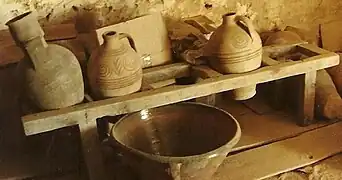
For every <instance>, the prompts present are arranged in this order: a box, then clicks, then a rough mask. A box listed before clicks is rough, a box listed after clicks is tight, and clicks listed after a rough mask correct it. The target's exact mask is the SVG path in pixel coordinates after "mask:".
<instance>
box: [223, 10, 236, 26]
mask: <svg viewBox="0 0 342 180" xmlns="http://www.w3.org/2000/svg"><path fill="white" fill-rule="evenodd" d="M222 18H223V24H225V25H231V24H235V23H236V22H235V18H236V13H234V12H233V13H227V14H225V15H223V16H222Z"/></svg>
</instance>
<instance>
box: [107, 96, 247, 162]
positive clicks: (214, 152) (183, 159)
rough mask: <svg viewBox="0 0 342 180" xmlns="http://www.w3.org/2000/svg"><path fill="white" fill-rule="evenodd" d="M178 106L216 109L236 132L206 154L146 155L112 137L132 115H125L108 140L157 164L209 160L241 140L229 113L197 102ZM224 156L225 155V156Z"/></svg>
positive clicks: (237, 124) (238, 130) (232, 117)
mask: <svg viewBox="0 0 342 180" xmlns="http://www.w3.org/2000/svg"><path fill="white" fill-rule="evenodd" d="M179 104H188V105H195V106H204V107H208V108H213V109H216V110H218V111H221V112H223V113H224V114H226V115H228V116H229V117H230V119H231V120H232V121H234V123H235V125H236V132H235V135H234V136H233V137H232V138H231V139H230V140H228V141H227V142H226V143H225V144H224V145H222V146H220V147H218V148H216V149H213V150H211V151H208V152H206V153H202V154H196V155H190V156H162V155H155V154H150V153H146V152H143V151H140V150H138V149H135V148H132V147H129V146H126V145H124V144H123V143H121V142H119V141H118V140H116V139H115V137H114V135H113V131H114V129H115V127H117V126H118V124H119V123H120V122H122V121H123V120H124V119H125V118H127V117H128V116H131V115H132V114H134V113H131V114H127V115H125V116H123V117H121V118H120V119H119V120H118V121H117V122H116V123H115V124H114V126H113V127H112V129H111V131H110V137H109V138H110V139H112V140H114V141H115V143H116V144H118V145H119V146H121V147H123V148H124V149H126V150H128V151H130V152H133V153H134V154H138V155H140V156H144V157H147V158H149V159H152V160H155V161H158V162H162V163H169V162H186V161H189V160H190V161H191V159H210V158H214V157H217V156H220V155H222V152H224V150H225V149H226V148H230V150H229V151H227V153H229V152H231V149H232V148H233V147H234V146H235V145H236V144H237V143H238V142H239V140H240V138H241V127H240V124H239V122H238V121H237V120H236V119H235V117H234V116H232V115H231V114H230V113H228V112H227V111H225V110H223V109H220V108H217V107H215V106H211V105H208V104H204V103H198V102H181V103H179ZM136 113H137V112H136ZM225 156H226V154H225Z"/></svg>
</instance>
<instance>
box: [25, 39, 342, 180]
mask: <svg viewBox="0 0 342 180" xmlns="http://www.w3.org/2000/svg"><path fill="white" fill-rule="evenodd" d="M263 51H264V57H263V67H261V68H259V69H257V70H255V71H252V72H248V73H243V74H228V75H222V74H220V73H218V72H216V71H214V70H212V69H210V68H209V67H207V66H190V65H188V64H186V63H176V64H171V65H166V66H161V67H154V68H149V69H145V70H144V77H143V87H142V90H143V91H142V92H137V93H134V94H131V95H127V96H122V97H117V98H111V99H106V100H100V101H93V102H88V103H84V104H80V105H76V106H73V107H68V108H64V109H59V110H53V111H46V112H41V113H36V114H29V115H25V116H23V117H22V123H23V127H24V130H25V133H26V135H34V134H39V133H42V132H47V131H52V130H55V129H59V128H63V127H68V126H72V125H77V124H78V125H79V126H80V130H81V138H82V145H83V151H84V153H85V161H86V163H87V166H88V170H89V176H90V179H105V178H104V177H103V176H104V175H103V174H104V173H103V168H102V167H101V161H102V159H101V158H100V157H97V156H99V154H100V153H101V150H100V148H99V146H100V144H99V142H98V141H99V139H98V134H97V132H96V131H94V129H95V130H96V120H97V119H99V118H101V117H105V116H116V115H122V114H126V113H132V112H136V111H140V110H143V109H149V108H154V107H158V106H163V105H168V104H173V103H177V102H181V101H186V100H190V99H194V98H199V97H205V96H209V95H212V94H216V93H220V92H225V91H229V90H233V89H237V88H241V87H245V86H249V85H254V84H260V83H265V82H269V81H275V80H279V79H282V78H287V77H292V76H297V75H301V76H300V77H301V78H299V80H300V81H301V85H302V86H301V91H300V92H299V93H300V98H299V99H298V104H300V109H299V114H298V116H299V121H298V122H299V124H302V125H308V124H310V123H311V122H312V120H313V118H314V112H313V109H314V99H315V86H314V84H315V80H316V71H317V70H321V69H325V68H328V67H332V66H335V65H338V64H339V56H338V55H337V54H335V53H332V52H329V51H326V50H323V49H320V48H318V47H316V46H314V45H310V44H306V43H302V44H288V45H281V46H268V47H264V48H263ZM288 53H301V54H302V55H304V56H305V58H304V59H299V60H294V61H289V62H280V61H276V60H274V59H273V58H276V57H279V56H283V55H286V54H288ZM187 76H196V77H197V78H199V79H200V80H199V81H198V82H196V83H194V84H189V85H175V84H174V82H175V81H174V79H175V78H180V77H187Z"/></svg>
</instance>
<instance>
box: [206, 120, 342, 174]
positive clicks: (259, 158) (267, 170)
mask: <svg viewBox="0 0 342 180" xmlns="http://www.w3.org/2000/svg"><path fill="white" fill-rule="evenodd" d="M341 129H342V123H336V124H333V125H330V126H327V127H323V128H320V129H317V130H314V131H310V132H307V133H304V134H302V135H300V136H297V137H294V138H290V139H286V140H284V141H279V142H275V143H272V144H269V145H265V146H262V147H259V148H255V149H251V150H248V151H244V152H241V153H238V154H235V155H231V156H228V157H227V158H226V159H225V161H224V163H223V164H222V165H221V166H220V167H219V169H218V172H217V173H216V174H215V177H214V178H213V179H214V180H222V179H225V180H237V179H239V180H240V179H241V180H242V179H246V180H247V179H248V180H249V179H264V178H268V177H272V176H275V175H278V174H280V173H284V172H288V171H291V170H295V169H298V168H301V167H304V166H307V165H310V164H313V163H316V162H318V161H320V160H323V159H325V158H327V157H330V156H332V155H335V154H337V153H340V152H341V151H342V141H341V140H340V139H339V138H336V137H342V131H341Z"/></svg>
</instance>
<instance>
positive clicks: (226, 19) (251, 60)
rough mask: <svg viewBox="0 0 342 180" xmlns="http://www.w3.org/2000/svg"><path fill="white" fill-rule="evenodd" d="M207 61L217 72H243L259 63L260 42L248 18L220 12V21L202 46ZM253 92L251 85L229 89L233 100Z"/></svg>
mask: <svg viewBox="0 0 342 180" xmlns="http://www.w3.org/2000/svg"><path fill="white" fill-rule="evenodd" d="M204 55H205V56H207V57H208V58H209V64H210V65H211V67H212V68H214V69H215V70H217V71H218V72H220V73H223V74H227V73H245V72H249V71H253V70H255V69H257V68H259V67H260V66H261V60H262V43H261V39H260V36H259V34H258V33H257V32H256V31H255V29H254V26H253V23H252V21H251V20H250V19H249V18H247V17H245V16H237V15H236V14H235V13H228V14H225V15H223V23H222V24H221V26H219V27H218V28H217V29H216V31H215V32H214V33H213V34H212V36H211V37H210V39H209V41H208V44H207V45H206V46H205V48H204ZM255 94H256V90H255V85H254V86H250V87H245V88H241V89H236V90H234V91H233V98H234V99H235V100H246V99H249V98H251V97H253V96H254V95H255Z"/></svg>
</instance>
